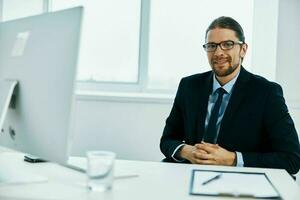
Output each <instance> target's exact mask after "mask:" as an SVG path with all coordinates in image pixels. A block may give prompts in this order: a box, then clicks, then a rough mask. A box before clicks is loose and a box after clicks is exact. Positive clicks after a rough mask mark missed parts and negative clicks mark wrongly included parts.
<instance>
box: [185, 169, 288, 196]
mask: <svg viewBox="0 0 300 200" xmlns="http://www.w3.org/2000/svg"><path fill="white" fill-rule="evenodd" d="M189 190H190V191H189V194H190V195H202V196H220V197H238V198H243V197H244V198H253V199H282V197H281V196H280V194H279V192H278V190H277V189H276V188H275V187H274V185H273V184H272V182H271V181H270V180H269V178H268V176H267V175H266V174H265V173H254V172H231V171H215V170H200V169H194V170H193V171H192V175H191V182H190V189H189Z"/></svg>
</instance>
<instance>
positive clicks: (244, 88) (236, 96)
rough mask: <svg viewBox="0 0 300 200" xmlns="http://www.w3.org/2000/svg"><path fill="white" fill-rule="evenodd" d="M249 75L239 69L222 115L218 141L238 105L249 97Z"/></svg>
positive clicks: (220, 139)
mask: <svg viewBox="0 0 300 200" xmlns="http://www.w3.org/2000/svg"><path fill="white" fill-rule="evenodd" d="M249 80H250V73H249V72H247V71H246V70H245V69H244V68H243V67H242V68H241V71H240V74H239V77H238V79H237V81H236V83H235V85H234V88H233V91H232V95H231V97H230V100H229V103H228V105H227V108H226V111H225V113H224V116H223V119H222V123H221V127H220V131H219V136H218V141H222V137H224V133H225V132H226V131H225V130H226V129H227V127H228V126H229V125H230V122H231V119H232V117H233V116H234V114H235V112H236V111H237V110H238V108H239V106H240V104H241V103H242V102H243V100H245V98H246V97H247V96H248V95H249V92H248V90H249V84H248V81H249Z"/></svg>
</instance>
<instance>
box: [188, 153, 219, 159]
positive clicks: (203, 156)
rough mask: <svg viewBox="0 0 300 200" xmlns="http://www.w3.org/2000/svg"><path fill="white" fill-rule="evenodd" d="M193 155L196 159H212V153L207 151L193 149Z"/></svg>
mask: <svg viewBox="0 0 300 200" xmlns="http://www.w3.org/2000/svg"><path fill="white" fill-rule="evenodd" d="M193 156H194V157H195V158H196V159H202V160H210V159H214V157H213V155H211V154H208V153H206V152H205V153H201V152H199V151H194V152H193Z"/></svg>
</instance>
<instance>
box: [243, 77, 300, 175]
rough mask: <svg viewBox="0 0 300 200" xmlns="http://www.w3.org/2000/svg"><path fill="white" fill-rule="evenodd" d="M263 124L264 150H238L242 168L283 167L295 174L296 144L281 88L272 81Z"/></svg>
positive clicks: (298, 162) (299, 161)
mask: <svg viewBox="0 0 300 200" xmlns="http://www.w3.org/2000/svg"><path fill="white" fill-rule="evenodd" d="M263 123H264V127H265V131H266V134H265V135H266V137H267V138H266V141H267V144H268V146H269V147H268V149H269V150H268V152H264V153H258V152H242V154H243V160H244V165H245V166H246V167H267V168H281V169H286V170H287V171H288V172H289V173H290V174H296V173H297V172H298V171H299V167H300V147H299V140H298V135H297V132H296V129H295V126H294V123H293V120H292V118H291V116H290V114H289V112H288V108H287V106H286V104H285V100H284V97H283V92H282V88H281V87H280V85H278V84H275V83H272V85H271V87H270V89H269V95H268V98H267V102H266V104H265V109H264V117H263Z"/></svg>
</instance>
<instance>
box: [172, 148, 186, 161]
mask: <svg viewBox="0 0 300 200" xmlns="http://www.w3.org/2000/svg"><path fill="white" fill-rule="evenodd" d="M183 145H185V144H180V145H178V146H177V147H176V149H175V150H174V151H173V153H172V155H171V157H172V158H173V159H174V160H175V161H176V162H184V161H185V160H184V159H179V158H178V157H177V158H176V156H175V155H176V154H177V151H178V150H179V149H180V148H181V147H182V146H183ZM177 155H178V154H177Z"/></svg>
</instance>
